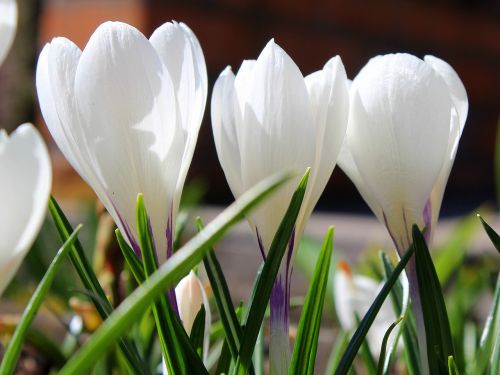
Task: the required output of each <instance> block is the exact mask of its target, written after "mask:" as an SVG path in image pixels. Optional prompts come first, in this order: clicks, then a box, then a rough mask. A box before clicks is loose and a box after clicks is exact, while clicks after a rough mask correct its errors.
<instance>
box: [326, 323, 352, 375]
mask: <svg viewBox="0 0 500 375" xmlns="http://www.w3.org/2000/svg"><path fill="white" fill-rule="evenodd" d="M347 345H349V334H348V333H347V332H345V331H340V332H339V333H338V335H337V339H336V340H335V345H334V346H333V348H332V351H331V353H330V358H329V359H328V364H327V366H326V371H325V374H326V375H333V374H334V373H335V369H336V368H337V367H338V365H339V363H340V359H341V358H342V354H343V353H344V352H345V350H346V349H347Z"/></svg>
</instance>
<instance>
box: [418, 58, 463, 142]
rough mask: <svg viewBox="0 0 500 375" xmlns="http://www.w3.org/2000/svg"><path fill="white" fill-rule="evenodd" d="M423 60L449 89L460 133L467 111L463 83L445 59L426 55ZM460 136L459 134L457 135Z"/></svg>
mask: <svg viewBox="0 0 500 375" xmlns="http://www.w3.org/2000/svg"><path fill="white" fill-rule="evenodd" d="M424 61H425V62H426V63H427V64H429V65H430V66H431V67H432V68H433V69H434V70H435V71H436V72H437V73H438V74H439V75H440V76H441V77H442V78H443V79H444V81H445V82H446V84H447V85H448V89H449V90H450V95H451V99H452V100H453V104H454V105H455V109H456V111H457V114H458V118H459V124H460V135H461V134H462V130H463V127H464V125H465V120H466V118H467V112H468V111H469V100H468V99H467V92H466V91H465V87H464V84H463V83H462V80H461V79H460V77H459V76H458V74H457V72H455V70H454V69H453V68H452V67H451V65H450V64H448V63H447V62H446V61H444V60H441V59H440V58H437V57H435V56H430V55H427V56H425V57H424ZM459 137H460V136H459Z"/></svg>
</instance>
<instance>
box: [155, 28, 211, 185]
mask: <svg viewBox="0 0 500 375" xmlns="http://www.w3.org/2000/svg"><path fill="white" fill-rule="evenodd" d="M150 42H151V44H152V45H153V47H154V48H155V49H156V51H157V53H158V55H159V56H160V58H161V60H162V62H163V64H164V65H165V66H166V67H167V70H168V72H169V73H170V77H171V79H172V82H173V85H174V89H175V92H176V94H177V101H178V105H179V110H180V117H181V120H182V127H183V129H184V130H185V134H184V144H185V148H184V152H183V156H182V166H181V170H180V172H179V180H178V183H177V190H178V191H179V192H180V191H181V190H182V187H183V185H184V180H185V178H186V174H187V171H188V168H189V165H190V164H191V160H192V158H193V152H194V148H195V145H196V140H197V138H198V131H199V128H200V125H201V120H202V119H203V113H204V111H205V104H206V101H207V68H206V65H205V58H204V56H203V52H202V50H201V46H200V43H199V42H198V39H197V38H196V36H195V35H194V33H193V32H192V31H191V29H190V28H189V27H187V26H186V25H185V24H184V23H176V22H173V23H165V24H163V25H162V26H160V27H159V28H158V29H156V30H155V32H154V33H153V35H151V38H150Z"/></svg>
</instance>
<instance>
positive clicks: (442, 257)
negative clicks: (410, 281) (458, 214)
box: [432, 214, 480, 285]
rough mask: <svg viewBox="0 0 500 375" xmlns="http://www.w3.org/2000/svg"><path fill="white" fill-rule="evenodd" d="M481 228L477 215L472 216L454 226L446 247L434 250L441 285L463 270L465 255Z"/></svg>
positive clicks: (435, 264) (445, 244)
mask: <svg viewBox="0 0 500 375" xmlns="http://www.w3.org/2000/svg"><path fill="white" fill-rule="evenodd" d="M479 228H480V226H479V225H478V222H477V218H476V215H475V214H471V215H469V216H467V217H465V218H464V219H462V220H460V221H459V222H458V223H457V224H456V225H455V226H454V228H453V230H452V232H451V233H450V235H449V236H448V237H447V241H446V242H445V243H444V245H441V246H440V247H439V249H433V254H432V255H433V260H434V267H435V268H436V272H437V274H438V277H439V282H440V283H441V285H445V284H446V283H447V282H448V280H450V277H451V276H452V275H454V274H455V273H456V272H457V271H458V270H459V269H460V268H461V265H462V263H463V261H464V257H465V254H466V252H467V250H468V249H469V248H470V243H471V242H472V240H473V239H474V238H475V235H476V233H477V232H478V230H479Z"/></svg>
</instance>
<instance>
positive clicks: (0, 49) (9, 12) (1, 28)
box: [0, 0, 17, 65]
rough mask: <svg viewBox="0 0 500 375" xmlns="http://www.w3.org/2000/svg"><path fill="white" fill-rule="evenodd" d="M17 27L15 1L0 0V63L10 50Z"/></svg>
mask: <svg viewBox="0 0 500 375" xmlns="http://www.w3.org/2000/svg"><path fill="white" fill-rule="evenodd" d="M16 28H17V2H16V1H15V0H0V65H1V64H2V63H3V61H4V59H5V57H6V56H7V53H8V52H9V50H10V47H11V45H12V42H13V41H14V36H15V34H16Z"/></svg>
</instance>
